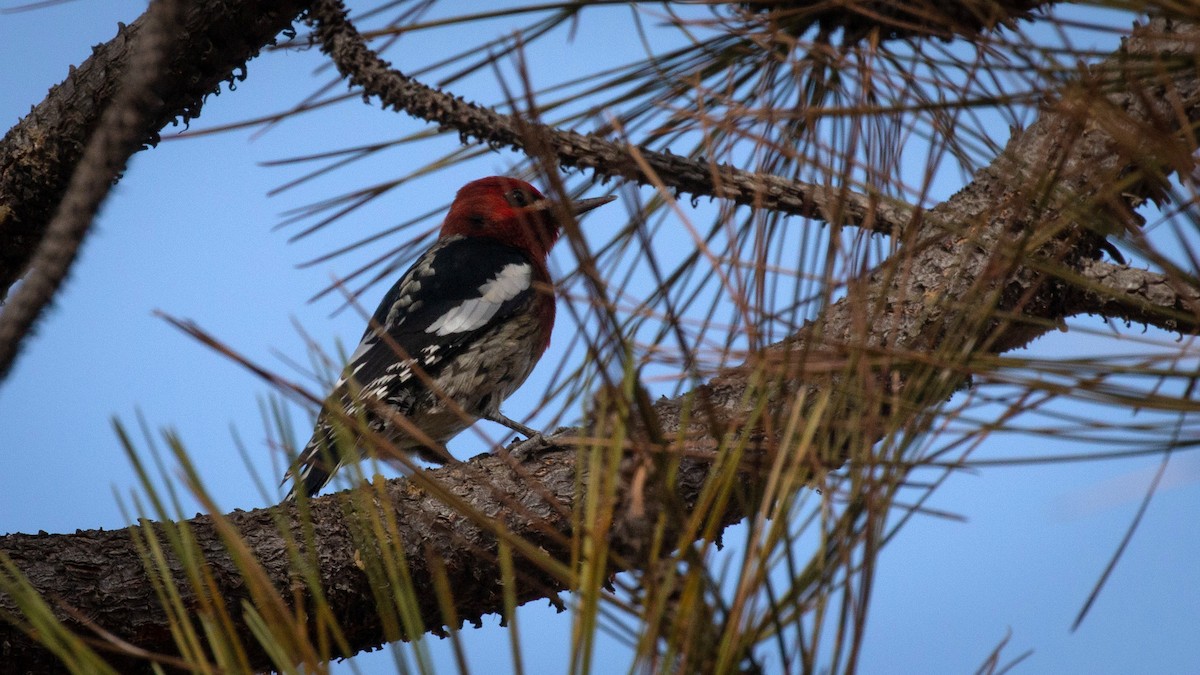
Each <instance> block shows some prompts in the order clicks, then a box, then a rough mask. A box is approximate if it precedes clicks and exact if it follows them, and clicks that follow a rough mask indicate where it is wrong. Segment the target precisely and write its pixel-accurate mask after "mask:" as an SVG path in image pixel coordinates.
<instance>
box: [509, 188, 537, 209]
mask: <svg viewBox="0 0 1200 675" xmlns="http://www.w3.org/2000/svg"><path fill="white" fill-rule="evenodd" d="M504 199H505V200H506V201H507V202H508V203H509V205H510V206H515V207H517V208H521V207H523V206H529V205H530V204H532V203H533V196H532V195H530V194H529V191H528V190H524V189H522V188H516V189H515V190H509V191H508V194H506V195H504Z"/></svg>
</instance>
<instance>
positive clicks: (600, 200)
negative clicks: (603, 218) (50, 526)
mask: <svg viewBox="0 0 1200 675" xmlns="http://www.w3.org/2000/svg"><path fill="white" fill-rule="evenodd" d="M616 198H617V196H616V195H608V196H606V197H593V198H591V199H580V200H579V201H577V202H571V211H572V212H573V213H574V214H575V215H577V216H578V215H580V214H583V213H587V212H588V211H591V210H592V209H594V208H596V207H597V206H604V205H605V204H607V203H609V202H611V201H613V200H615V199H616Z"/></svg>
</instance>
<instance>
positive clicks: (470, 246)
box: [284, 176, 615, 498]
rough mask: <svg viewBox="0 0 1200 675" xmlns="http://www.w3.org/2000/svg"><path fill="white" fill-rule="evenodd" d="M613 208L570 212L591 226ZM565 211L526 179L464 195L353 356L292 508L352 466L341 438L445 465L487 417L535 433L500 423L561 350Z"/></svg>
mask: <svg viewBox="0 0 1200 675" xmlns="http://www.w3.org/2000/svg"><path fill="white" fill-rule="evenodd" d="M613 199H615V197H611V196H610V197H600V198H596V199H584V200H582V201H578V202H573V203H570V204H568V205H566V206H567V207H569V209H570V210H571V211H572V212H573V213H574V214H576V215H579V214H582V213H584V212H586V211H590V210H592V209H594V208H596V207H597V206H600V205H601V204H606V203H608V202H610V201H612V200H613ZM562 208H563V207H562V206H560V205H558V204H556V203H555V202H553V201H551V200H548V199H546V198H545V197H544V196H542V193H540V192H538V191H537V189H535V188H534V187H533V186H532V185H530V184H528V183H526V182H524V181H520V180H517V179H515V178H504V177H500V176H493V177H491V178H483V179H480V180H477V181H473V182H471V183H467V184H466V185H465V186H463V188H462V189H460V190H459V191H458V195H457V196H456V197H455V198H454V203H453V204H451V205H450V212H449V213H448V214H447V215H446V220H445V222H444V223H442V229H441V232H440V233H439V235H438V240H437V242H436V243H435V244H434V245H433V246H432V247H431V248H430V249H429V250H428V251H426V252H425V253H424V254H423V255H421V257H420V258H418V259H417V261H416V262H415V263H414V264H413V266H412V267H411V268H409V270H408V271H407V272H405V273H404V276H402V277H400V280H399V281H397V282H396V284H395V285H394V286H392V288H391V290H389V291H388V292H387V295H385V296H384V297H383V302H381V303H380V305H379V309H377V310H375V315H374V316H373V317H371V322H370V325H369V326H367V330H366V332H365V333H363V337H362V341H361V342H360V343H359V345H358V348H357V349H355V350H354V353H353V354H351V355H350V361H349V363H348V364H347V365H346V368H345V370H344V371H343V375H342V378H341V379H340V380H339V381H338V383H337V385H336V386H335V387H334V390H333V392H332V393H331V394H330V395H329V397H328V399H327V400H326V403H325V407H324V408H323V409H322V411H321V413H320V415H319V416H318V417H317V424H316V429H315V430H314V431H313V435H312V439H311V440H309V442H308V444H307V445H305V446H304V450H303V451H301V452H300V455H299V458H298V468H299V475H298V477H297V478H296V479H295V484H294V485H293V487H292V492H291V493H290V494H289V498H292V497H294V496H295V493H296V492H297V491H298V490H303V491H304V492H305V493H306V494H308V495H309V496H312V495H315V494H316V493H317V492H318V491H319V490H320V489H321V488H322V487H323V486H324V485H325V484H326V483H327V482H329V479H330V477H331V476H332V475H333V473H334V472H335V471H337V469H338V468H339V467H340V466H341V465H342V462H343V460H344V459H345V457H344V456H343V455H342V454H341V453H340V452H339V450H338V437H339V434H340V435H342V436H345V435H346V434H355V433H356V432H355V430H356V429H358V430H360V431H361V430H362V429H364V427H363V426H362V423H365V429H367V430H369V431H370V432H371V433H374V434H378V435H380V436H381V437H383V438H384V439H386V440H388V441H390V442H391V444H392V445H393V446H394V448H395V450H397V451H400V452H406V453H412V454H415V455H417V456H419V457H421V458H422V459H425V460H427V461H430V462H436V463H439V464H441V463H443V462H445V461H446V459H447V456H446V455H445V452H444V449H443V446H444V444H445V443H446V442H447V441H449V440H450V439H451V438H453V437H454V436H455V435H457V434H458V433H459V432H460V431H462V430H463V429H465V428H467V426H469V425H470V424H471V423H472V422H473V421H474V420H475V419H476V418H480V417H482V418H484V419H488V420H492V421H495V422H499V423H501V424H504V425H505V426H508V427H509V428H512V429H514V430H517V431H520V432H522V433H525V434H529V433H530V430H529V429H528V428H526V427H524V426H523V425H520V424H518V423H516V422H514V421H512V420H510V419H508V418H507V417H504V416H503V415H502V414H500V404H501V402H503V401H504V399H505V398H507V397H508V395H509V394H511V393H512V392H513V391H515V390H516V389H517V387H519V386H521V383H522V382H524V381H525V378H526V377H528V376H529V373H530V371H532V370H533V366H534V364H536V363H537V361H538V359H539V358H541V356H542V353H543V352H544V351H546V347H547V346H548V345H549V344H550V331H551V329H552V328H553V327H554V294H553V281H552V280H551V279H550V272H549V270H548V269H547V268H546V257H547V255H549V253H550V248H551V247H552V246H554V242H555V241H556V240H557V239H558V235H559V233H560V231H561V226H560V223H559V219H558V214H559V213H561V212H562V210H561V209H562ZM349 440H353V441H354V442H355V443H356V445H357V447H359V448H360V449H359V451H358V452H359V454H358V458H361V457H362V454H361V452H362V451H361V447H362V445H363V443H362V442H361V441H362V440H363V439H361V437H358V436H354V435H351V436H349V437H348V438H346V439H345V440H344V442H343V446H346V445H348V444H349V443H348V441H349ZM291 475H292V472H290V471H289V476H291ZM284 481H285V482H286V481H287V478H285V479H284Z"/></svg>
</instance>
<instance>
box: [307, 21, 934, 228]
mask: <svg viewBox="0 0 1200 675" xmlns="http://www.w3.org/2000/svg"><path fill="white" fill-rule="evenodd" d="M309 20H310V22H311V23H313V24H314V27H315V29H316V33H317V36H318V38H319V39H320V40H321V44H322V49H323V50H324V51H325V53H327V54H329V56H330V58H331V59H333V61H334V63H336V64H337V67H338V71H339V72H340V73H341V74H342V75H343V76H345V77H346V78H347V79H348V80H349V81H350V83H351V84H352V85H358V86H360V87H362V88H363V90H364V93H363V95H364V97H370V96H375V97H377V98H379V100H380V101H381V102H382V103H383V105H384V107H387V108H393V109H395V110H397V111H403V112H406V113H408V114H409V115H412V116H413V117H416V118H418V119H422V120H425V121H427V122H432V123H434V124H437V125H439V126H440V127H442V128H450V129H454V130H456V131H458V133H459V135H460V136H461V137H462V139H463V141H464V142H466V141H467V139H470V138H474V139H477V140H479V141H482V142H484V143H487V144H488V145H490V146H492V147H493V148H501V147H508V148H514V149H517V150H526V151H527V150H528V148H526V145H527V143H528V140H529V139H530V138H538V139H539V140H541V142H542V143H543V144H544V146H545V147H546V148H548V149H549V150H550V151H551V152H552V153H553V155H554V156H555V158H556V159H557V160H558V162H559V164H561V165H562V166H564V167H574V168H580V169H591V170H592V171H594V172H595V173H597V174H600V175H603V176H605V177H608V178H622V179H624V180H628V181H633V182H635V183H637V184H638V185H646V184H648V183H650V182H651V181H650V178H649V177H648V176H647V174H646V173H645V172H643V171H642V169H641V167H640V166H639V165H638V162H637V161H635V159H634V157H633V155H632V154H631V152H630V149H629V147H628V145H627V144H625V143H617V142H614V141H609V140H606V139H603V138H600V137H599V136H595V135H592V134H586V135H585V134H580V133H578V132H574V131H564V130H561V129H555V128H553V127H548V126H543V125H539V124H533V123H531V122H527V121H525V120H520V119H516V118H514V117H512V116H510V115H502V114H500V113H498V112H496V111H495V110H492V109H491V108H485V107H483V106H480V105H477V104H475V103H471V102H469V101H466V100H464V99H462V98H461V97H458V96H451V95H450V94H447V93H445V92H442V91H439V90H437V89H434V88H433V87H430V86H428V85H425V84H422V83H420V82H418V81H416V80H414V79H412V78H411V77H408V76H406V75H404V74H403V73H401V72H399V71H397V70H395V69H393V68H392V67H391V65H390V64H389V63H388V62H386V61H384V60H383V59H381V58H380V57H379V56H378V55H377V54H375V52H374V51H372V50H371V49H370V48H369V47H367V45H366V43H365V42H364V41H363V39H362V36H361V35H360V34H359V33H358V30H357V29H356V28H355V27H354V26H353V25H352V24H351V23H350V21H349V20H348V19H347V17H346V10H345V7H344V6H343V5H342V2H341V0H317V1H316V2H314V3H313V7H312V9H311V10H310V11H309ZM638 153H639V154H640V155H641V156H642V158H643V159H644V161H645V162H646V164H648V165H649V166H650V168H651V169H652V170H653V172H654V173H656V174H657V175H658V177H660V178H661V179H662V180H663V181H664V183H665V184H666V185H667V187H669V188H672V189H674V190H675V192H676V193H677V194H690V195H696V196H704V197H718V198H721V199H728V200H730V201H732V202H734V203H735V204H741V205H745V206H752V207H755V208H761V209H767V210H771V211H779V212H782V213H788V214H791V215H797V216H804V217H808V218H816V219H819V220H823V221H826V222H836V223H840V224H844V225H853V226H858V227H862V228H864V229H867V230H871V231H874V232H884V233H891V234H899V233H900V231H901V230H902V229H903V228H904V227H905V226H907V225H909V224H911V223H912V222H913V220H914V219H915V218H917V217H918V216H917V211H916V210H915V209H913V207H912V206H910V205H908V204H904V203H902V202H899V201H897V200H894V199H890V198H886V197H882V196H879V195H864V194H859V193H856V192H851V191H849V190H842V189H832V188H826V187H824V186H821V185H816V184H813V183H802V182H799V181H791V180H787V179H785V178H780V177H779V176H772V175H770V174H761V173H753V172H750V171H743V170H741V169H737V168H734V167H732V166H730V165H728V164H718V163H716V162H708V161H704V160H695V159H689V158H687V157H681V156H679V155H672V154H670V153H664V152H656V151H654V150H650V149H648V148H641V147H639V148H638Z"/></svg>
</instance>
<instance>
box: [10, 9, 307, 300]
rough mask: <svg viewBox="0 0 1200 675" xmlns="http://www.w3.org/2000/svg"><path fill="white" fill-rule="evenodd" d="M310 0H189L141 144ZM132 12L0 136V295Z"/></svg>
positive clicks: (125, 41)
mask: <svg viewBox="0 0 1200 675" xmlns="http://www.w3.org/2000/svg"><path fill="white" fill-rule="evenodd" d="M309 4H310V3H309V2H308V1H307V0H283V1H282V2H280V1H273V0H209V1H206V2H199V3H189V5H190V11H188V13H187V16H186V17H185V19H184V21H183V26H182V29H181V31H180V37H179V44H178V49H177V50H176V51H175V54H176V58H175V59H173V60H172V61H171V63H170V64H169V66H168V71H167V73H166V75H165V77H164V80H165V81H167V82H169V84H168V85H167V86H165V87H163V88H162V89H161V90H160V91H161V96H162V99H163V101H162V107H161V108H160V110H159V112H158V114H156V115H154V116H152V117H151V118H150V120H149V121H148V122H147V124H146V125H145V129H144V132H143V134H142V136H143V142H144V143H145V144H146V145H148V146H149V145H154V144H155V143H156V142H157V141H158V132H159V131H160V130H161V129H163V128H164V127H166V126H167V125H168V124H170V123H172V122H176V121H180V122H187V121H188V120H191V119H193V118H195V117H197V116H198V115H199V114H200V109H201V106H202V105H203V103H204V98H205V97H206V96H208V95H209V94H213V93H216V92H217V91H218V90H219V89H220V86H221V83H222V82H234V81H236V80H238V79H242V78H244V77H245V67H246V62H247V61H248V60H249V59H250V58H252V57H254V56H255V55H257V54H258V53H259V51H260V50H261V49H262V48H263V47H264V46H266V45H268V44H271V43H272V41H273V40H274V39H275V36H277V35H278V34H279V33H280V32H281V31H284V30H287V29H288V28H289V27H290V26H291V25H292V21H293V20H295V19H296V18H297V16H298V15H299V14H300V12H301V11H302V10H304V8H305V7H307V6H308V5H309ZM144 23H145V17H141V18H139V19H138V20H136V21H134V22H133V23H132V24H129V25H128V26H125V25H121V26H119V27H118V29H117V35H116V37H114V38H113V39H112V40H109V41H108V42H106V43H104V44H102V45H99V46H96V47H95V48H93V50H92V55H91V56H90V57H88V59H87V60H86V61H84V62H83V63H82V64H80V65H79V66H78V67H75V68H72V69H71V71H70V73H69V74H68V75H67V78H66V79H65V80H63V82H62V83H60V84H58V85H56V86H54V87H52V88H51V89H50V91H49V93H47V95H46V98H45V99H43V100H42V102H41V103H39V104H38V105H37V106H35V107H34V108H33V109H32V110H31V111H30V112H29V114H28V115H26V116H25V117H24V118H23V119H22V120H21V121H20V122H18V123H17V124H16V125H15V126H13V127H12V128H11V129H9V131H8V133H7V134H5V136H4V138H3V140H0V292H5V291H7V289H8V288H9V287H10V286H12V284H13V283H14V282H15V281H16V280H17V279H18V278H20V276H21V275H22V274H23V273H24V271H25V268H26V266H27V265H28V264H29V257H30V256H31V255H32V254H33V251H34V249H36V248H37V245H38V242H40V241H41V238H42V236H43V234H44V232H45V228H46V225H47V223H48V222H49V220H50V217H51V215H52V214H53V213H54V209H55V208H56V207H57V206H58V203H59V201H60V199H61V198H62V195H63V192H64V191H65V190H66V187H67V182H68V181H69V180H70V178H71V174H72V172H73V170H74V168H75V166H76V164H77V163H78V162H79V159H80V157H81V156H82V154H83V149H84V147H85V145H86V144H87V140H88V138H89V137H90V136H91V135H92V132H93V131H94V130H95V128H96V124H97V123H98V122H99V120H100V115H101V114H102V113H103V111H104V110H105V108H107V107H108V105H109V103H110V102H111V101H112V98H113V96H114V94H115V93H116V91H117V88H118V87H119V86H120V83H121V80H122V77H123V74H124V72H125V69H126V67H127V66H128V63H129V56H130V53H131V47H132V46H133V44H134V42H135V37H136V35H137V34H138V32H139V31H140V30H141V28H142V26H143V24H144Z"/></svg>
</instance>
